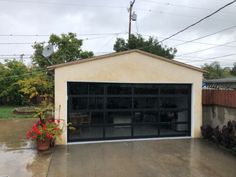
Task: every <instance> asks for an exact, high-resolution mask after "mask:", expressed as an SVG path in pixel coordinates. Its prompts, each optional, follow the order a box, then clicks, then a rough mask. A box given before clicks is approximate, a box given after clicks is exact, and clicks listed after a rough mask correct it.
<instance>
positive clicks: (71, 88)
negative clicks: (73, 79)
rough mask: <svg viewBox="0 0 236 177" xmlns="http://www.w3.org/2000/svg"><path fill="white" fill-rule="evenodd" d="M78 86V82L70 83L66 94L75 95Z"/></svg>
mask: <svg viewBox="0 0 236 177" xmlns="http://www.w3.org/2000/svg"><path fill="white" fill-rule="evenodd" d="M78 88H79V83H70V86H69V87H68V95H77V93H78Z"/></svg>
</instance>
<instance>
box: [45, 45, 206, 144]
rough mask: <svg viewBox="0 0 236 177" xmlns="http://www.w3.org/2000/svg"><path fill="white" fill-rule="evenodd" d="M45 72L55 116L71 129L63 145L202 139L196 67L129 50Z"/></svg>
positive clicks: (200, 76) (68, 64)
mask: <svg viewBox="0 0 236 177" xmlns="http://www.w3.org/2000/svg"><path fill="white" fill-rule="evenodd" d="M49 69H51V70H52V69H53V70H54V73H55V116H56V118H60V119H64V120H65V122H66V123H70V124H71V126H72V127H73V129H70V128H66V129H65V131H64V136H63V142H62V143H63V144H66V143H70V142H81V141H83V142H84V141H107V140H124V139H140V138H141V139H146V138H159V137H166V138H170V137H199V136H200V126H201V124H202V105H201V89H202V74H203V70H201V69H200V68H197V67H194V66H191V65H187V64H184V63H180V62H177V61H175V60H170V59H166V58H163V57H159V56H156V55H153V54H150V53H147V52H143V51H141V50H129V51H125V52H118V53H111V54H107V55H102V56H98V57H93V58H90V59H84V60H78V61H73V62H68V63H63V64H59V65H54V66H51V67H49Z"/></svg>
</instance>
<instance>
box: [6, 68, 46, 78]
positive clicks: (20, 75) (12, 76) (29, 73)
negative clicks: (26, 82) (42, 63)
mask: <svg viewBox="0 0 236 177" xmlns="http://www.w3.org/2000/svg"><path fill="white" fill-rule="evenodd" d="M44 71H45V72H47V71H48V70H47V69H40V70H37V71H32V72H28V73H25V74H19V75H11V76H6V77H4V79H6V78H15V77H22V76H28V75H32V74H34V73H40V72H41V73H43V72H44Z"/></svg>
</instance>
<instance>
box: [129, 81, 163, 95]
mask: <svg viewBox="0 0 236 177" xmlns="http://www.w3.org/2000/svg"><path fill="white" fill-rule="evenodd" d="M158 89H159V87H158V86H157V85H153V84H152V85H151V84H137V85H134V94H135V95H136V94H137V95H140V94H141V95H151V94H153V95H157V94H158Z"/></svg>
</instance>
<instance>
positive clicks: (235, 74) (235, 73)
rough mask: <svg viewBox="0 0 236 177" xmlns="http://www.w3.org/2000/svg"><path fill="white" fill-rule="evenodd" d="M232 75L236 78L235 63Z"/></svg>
mask: <svg viewBox="0 0 236 177" xmlns="http://www.w3.org/2000/svg"><path fill="white" fill-rule="evenodd" d="M231 74H232V75H233V76H236V63H234V66H233V68H232V70H231Z"/></svg>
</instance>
